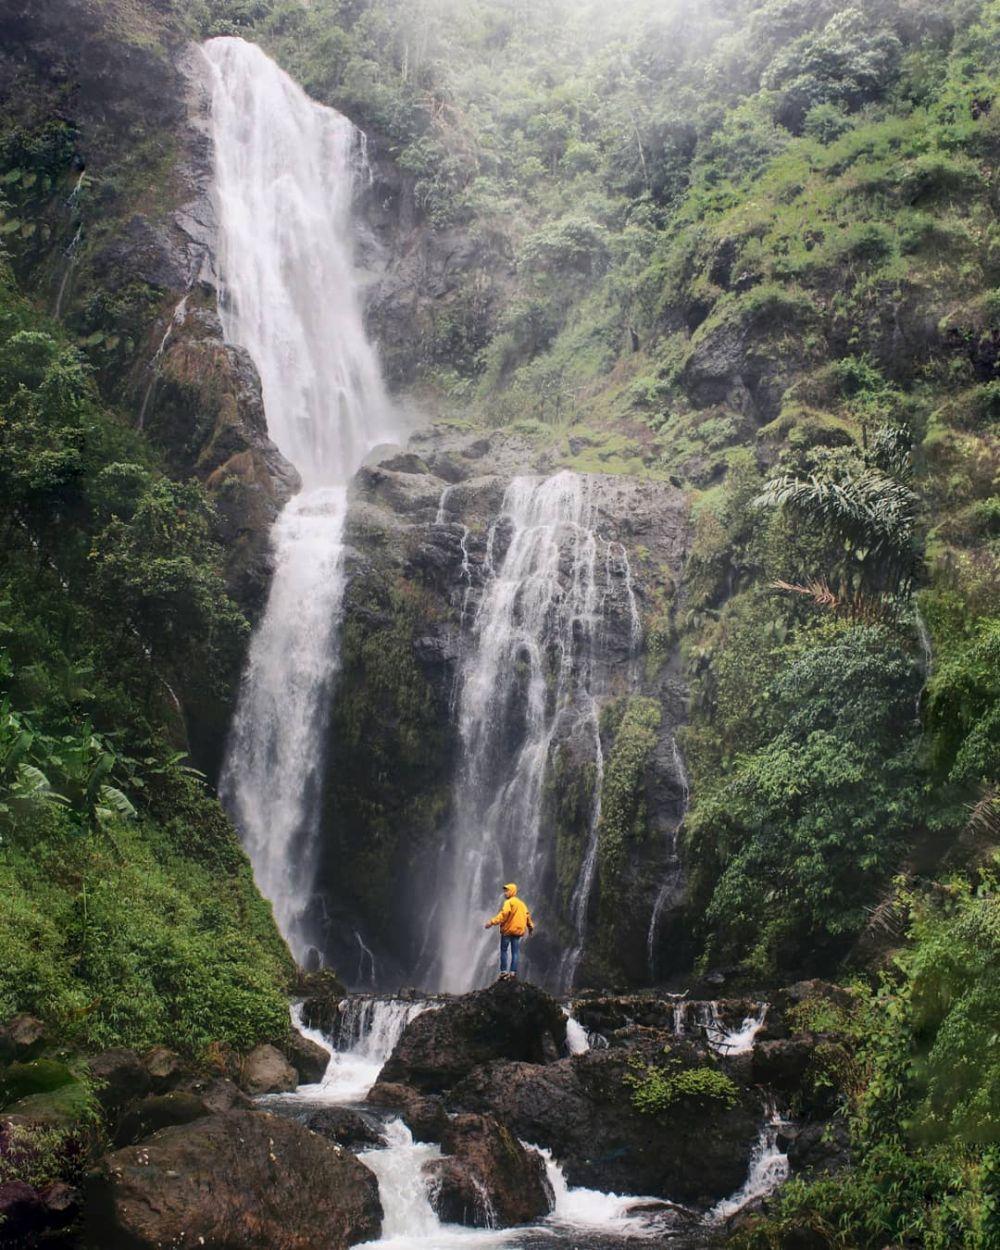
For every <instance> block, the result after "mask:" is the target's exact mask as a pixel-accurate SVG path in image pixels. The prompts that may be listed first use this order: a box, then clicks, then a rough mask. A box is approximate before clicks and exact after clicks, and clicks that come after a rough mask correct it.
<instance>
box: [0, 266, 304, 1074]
mask: <svg viewBox="0 0 1000 1250" xmlns="http://www.w3.org/2000/svg"><path fill="white" fill-rule="evenodd" d="M0 480H2V490H0V499H2V503H0V527H2V531H3V536H4V561H3V566H2V572H0V605H2V607H0V879H2V887H0V1017H2V1018H4V1019H6V1018H9V1017H10V1016H11V1015H13V1014H15V1013H16V1012H18V1011H29V1012H32V1013H35V1014H37V1015H40V1016H42V1017H43V1019H46V1020H48V1021H50V1022H52V1023H53V1024H55V1025H57V1026H58V1028H59V1031H60V1036H61V1037H63V1038H64V1039H65V1040H66V1041H75V1042H78V1043H83V1044H87V1045H90V1046H100V1045H112V1044H130V1045H139V1046H145V1045H151V1044H153V1043H154V1042H162V1041H169V1042H170V1043H171V1044H172V1045H175V1046H180V1047H182V1048H183V1049H184V1050H186V1051H188V1052H189V1053H192V1054H201V1053H204V1052H205V1051H206V1048H208V1047H209V1046H210V1045H211V1044H213V1043H218V1042H228V1043H231V1044H233V1045H236V1046H240V1047H245V1046H248V1045H251V1044H252V1043H253V1042H255V1041H256V1040H257V1039H259V1038H260V1037H262V1036H263V1037H275V1036H280V1035H281V1034H282V1033H283V1031H284V1029H285V1028H286V1023H287V1015H286V1010H285V1005H284V1000H283V995H282V992H281V985H282V980H283V978H284V977H285V975H286V968H287V965H286V960H287V955H286V953H285V952H284V949H283V947H282V945H281V942H280V939H279V938H278V937H277V934H276V933H275V931H274V928H273V923H272V921H271V918H270V915H269V912H268V909H267V907H266V905H265V904H264V903H263V902H262V901H261V899H260V898H259V896H258V895H257V894H256V892H255V890H254V888H253V883H252V880H251V876H250V871H249V865H248V864H247V862H246V860H245V858H244V856H243V855H242V853H241V851H240V850H239V848H238V846H237V844H236V840H235V836H234V834H233V832H232V829H231V828H230V826H229V825H228V823H227V821H226V820H225V818H224V817H223V815H222V813H221V811H220V810H219V808H218V806H217V804H216V803H215V802H214V800H212V799H211V798H210V797H209V796H208V794H207V793H206V791H205V789H204V786H203V784H202V782H201V781H200V779H199V778H198V777H197V776H196V775H195V774H194V773H193V770H191V769H190V768H187V767H185V765H184V763H183V759H184V752H183V750H182V749H179V747H181V746H182V744H183V742H184V725H183V722H182V720H181V719H180V716H179V708H180V704H179V694H178V692H180V694H181V695H183V693H184V692H185V691H188V690H199V689H203V688H205V687H206V686H207V687H209V688H210V687H211V686H212V685H213V684H216V685H219V686H223V687H228V686H231V685H232V682H233V680H234V676H235V673H236V672H237V671H238V669H237V668H236V665H237V664H238V658H239V655H240V651H241V646H242V640H243V637H244V635H245V632H246V624H245V622H244V621H243V618H242V616H241V615H240V613H239V611H238V610H237V608H236V607H235V605H234V604H233V603H232V601H231V600H230V599H229V597H228V595H227V593H226V591H225V588H224V585H223V583H222V581H221V578H220V576H219V572H218V565H219V552H218V549H217V547H216V545H215V542H214V540H213V537H212V524H213V521H212V511H211V508H210V506H209V504H208V502H207V500H206V499H205V497H204V495H203V494H202V492H201V491H200V489H199V488H197V487H196V486H194V485H192V484H180V483H175V482H171V481H169V480H168V479H166V478H165V477H163V476H162V474H161V473H160V472H159V471H158V470H157V468H156V467H155V465H154V464H153V463H152V461H151V459H150V456H149V452H148V450H147V449H145V448H144V446H143V444H142V442H141V440H140V439H138V438H137V437H136V436H135V435H133V434H132V433H131V432H130V431H129V430H128V428H127V427H126V426H124V425H123V424H122V423H120V422H119V421H118V419H117V418H116V417H115V416H114V414H112V413H110V412H108V411H107V410H106V409H105V408H103V407H102V405H101V403H100V402H99V400H98V398H97V393H96V390H95V387H94V383H93V381H92V378H91V376H90V372H89V369H88V368H87V366H86V365H85V363H84V362H83V361H82V359H81V357H80V354H79V352H78V351H77V350H76V349H75V348H74V347H73V346H71V345H70V344H68V343H67V341H66V339H65V337H64V336H63V335H62V333H61V332H60V331H59V330H58V329H57V328H56V327H55V326H54V325H53V324H51V323H49V322H47V321H46V319H45V318H43V317H41V316H39V315H38V314H37V313H36V312H34V311H33V310H32V308H31V307H30V306H29V305H28V304H27V303H26V302H25V301H24V300H23V299H21V298H20V297H19V296H17V295H16V294H15V293H14V291H13V290H12V287H11V283H10V278H9V275H7V274H3V275H0ZM223 883H225V884H223Z"/></svg>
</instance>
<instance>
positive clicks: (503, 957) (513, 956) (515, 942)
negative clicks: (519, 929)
mask: <svg viewBox="0 0 1000 1250" xmlns="http://www.w3.org/2000/svg"><path fill="white" fill-rule="evenodd" d="M508 950H509V951H510V970H511V972H516V971H517V956H518V953H519V952H520V950H521V939H520V937H519V936H518V937H508V936H507V934H506V933H501V934H500V971H501V972H506V971H507V952H508Z"/></svg>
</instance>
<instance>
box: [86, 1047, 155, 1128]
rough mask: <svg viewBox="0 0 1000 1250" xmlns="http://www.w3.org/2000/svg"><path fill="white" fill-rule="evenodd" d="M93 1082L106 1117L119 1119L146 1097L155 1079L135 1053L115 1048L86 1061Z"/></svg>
mask: <svg viewBox="0 0 1000 1250" xmlns="http://www.w3.org/2000/svg"><path fill="white" fill-rule="evenodd" d="M87 1066H88V1067H89V1069H90V1075H91V1078H92V1079H93V1081H94V1086H95V1092H96V1094H97V1101H98V1102H99V1103H100V1104H101V1107H102V1108H103V1109H104V1113H105V1115H107V1116H109V1117H112V1118H113V1117H115V1116H117V1115H118V1114H119V1113H120V1112H121V1111H122V1109H123V1108H124V1107H126V1106H127V1105H128V1104H129V1103H130V1102H135V1101H136V1099H138V1098H143V1097H144V1096H145V1095H146V1094H148V1093H149V1091H150V1089H151V1088H152V1084H153V1082H152V1078H151V1077H150V1075H149V1073H148V1072H147V1070H146V1065H145V1064H144V1063H143V1062H142V1060H141V1059H140V1058H139V1056H138V1055H137V1054H136V1052H135V1051H134V1050H125V1049H122V1048H117V1047H116V1048H115V1049H113V1050H105V1051H102V1052H101V1053H100V1054H99V1055H94V1056H92V1057H91V1058H90V1059H88V1060H87Z"/></svg>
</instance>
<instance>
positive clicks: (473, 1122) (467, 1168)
mask: <svg viewBox="0 0 1000 1250" xmlns="http://www.w3.org/2000/svg"><path fill="white" fill-rule="evenodd" d="M441 1149H442V1150H443V1151H444V1155H445V1157H444V1158H442V1159H433V1160H432V1161H431V1162H430V1163H427V1164H425V1165H424V1172H425V1174H426V1175H427V1176H429V1177H430V1179H431V1204H432V1205H433V1207H434V1209H435V1210H436V1211H437V1213H438V1215H439V1217H440V1218H441V1219H442V1220H443V1221H444V1222H445V1223H448V1224H466V1225H471V1226H472V1227H475V1228H510V1227H512V1226H513V1225H515V1224H527V1223H529V1222H530V1221H531V1220H536V1219H540V1218H541V1217H542V1216H544V1215H548V1213H549V1211H551V1209H552V1205H553V1194H552V1187H551V1185H550V1184H549V1182H548V1179H547V1177H546V1173H545V1163H544V1161H543V1159H542V1157H541V1155H540V1154H538V1152H537V1151H535V1150H527V1149H525V1147H524V1146H522V1145H521V1143H520V1142H519V1141H518V1140H517V1138H516V1137H515V1136H514V1135H513V1133H511V1131H510V1130H509V1129H508V1128H506V1127H505V1126H504V1125H503V1124H501V1123H500V1122H499V1121H498V1120H496V1119H494V1117H493V1116H489V1115H459V1116H456V1117H455V1118H454V1119H453V1120H452V1121H451V1122H450V1123H449V1125H448V1128H447V1130H446V1131H445V1133H444V1136H443V1137H442V1139H441Z"/></svg>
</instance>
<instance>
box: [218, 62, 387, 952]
mask: <svg viewBox="0 0 1000 1250" xmlns="http://www.w3.org/2000/svg"><path fill="white" fill-rule="evenodd" d="M205 54H206V56H207V59H208V62H209V65H210V68H211V74H212V133H213V140H214V150H215V185H214V189H215V198H216V203H217V210H218V220H219V246H218V270H219V313H220V316H221V319H222V324H223V328H224V331H225V334H226V337H227V339H228V340H229V341H230V342H233V343H236V344H238V345H240V346H242V347H244V348H245V349H246V350H247V351H248V352H249V354H250V356H251V357H252V359H253V361H254V364H255V365H256V366H257V370H258V372H259V374H260V380H261V387H262V394H263V400H264V410H265V413H266V416H267V427H268V433H269V434H270V436H271V438H272V439H273V440H274V442H275V443H276V444H277V445H278V447H279V448H280V450H281V451H282V453H283V454H284V455H285V456H286V457H287V458H288V459H289V460H290V461H291V462H292V464H294V466H295V468H296V469H297V470H298V472H299V475H300V477H301V479H302V483H303V491H302V493H301V494H300V495H299V496H297V498H295V499H294V500H292V501H291V503H289V504H288V505H287V506H286V508H285V509H284V511H283V513H282V515H281V516H280V517H279V519H278V522H277V524H276V525H275V527H274V530H273V533H272V549H273V560H274V573H273V579H272V583H271V588H270V593H269V596H268V601H267V605H266V607H265V610H264V615H263V618H262V620H261V623H260V625H259V627H258V629H257V631H256V633H255V635H254V637H253V639H252V641H251V644H250V652H249V657H248V663H247V668H246V672H245V674H244V677H243V682H242V686H241V690H240V695H239V701H238V706H237V711H236V715H235V717H234V720H233V725H232V728H231V731H230V736H229V742H228V745H227V751H226V758H225V762H224V765H223V770H222V776H221V779H220V787H219V789H220V795H221V797H222V800H223V802H224V803H225V805H226V808H227V809H228V811H229V812H230V813H231V815H232V817H233V819H234V821H235V823H236V825H237V827H238V828H239V830H240V832H241V835H242V837H243V841H244V845H245V846H246V849H247V852H248V854H249V855H250V859H251V862H252V864H253V868H254V875H255V878H256V880H257V884H258V886H259V887H260V890H261V892H262V893H263V894H264V895H265V896H266V897H267V898H269V899H270V900H271V903H272V904H273V907H274V913H275V919H276V920H277V922H278V926H279V928H280V929H281V932H282V933H283V934H284V936H285V938H286V940H287V941H288V943H289V946H290V947H291V950H292V953H293V954H294V955H295V956H296V958H297V959H299V960H300V961H302V960H303V959H304V958H305V956H306V955H307V954H308V952H309V950H310V948H311V947H313V946H314V945H315V944H316V943H317V942H318V941H319V934H318V933H317V932H316V929H317V927H318V926H317V924H316V923H315V922H314V921H313V920H311V918H310V915H309V911H310V901H311V896H312V891H313V883H314V880H315V873H316V868H317V860H318V851H319V845H318V843H319V816H320V805H321V798H322V795H321V788H322V769H323V762H324V756H323V739H324V728H325V723H326V718H327V712H328V707H329V701H330V694H331V689H332V683H333V680H334V677H335V673H336V643H337V625H338V620H339V616H340V609H341V603H342V598H343V590H344V575H343V567H342V565H343V560H342V535H343V528H344V519H345V513H346V491H347V484H348V482H349V481H350V479H351V477H352V476H353V474H354V473H355V472H356V470H357V469H358V468H359V466H360V465H361V463H362V461H363V460H364V457H365V456H366V454H367V453H368V452H369V451H370V450H371V449H372V448H373V447H375V446H376V445H377V444H379V443H382V442H386V441H390V440H392V439H393V438H394V437H395V436H396V429H395V422H396V416H395V413H394V411H393V408H392V405H391V404H390V402H389V400H388V398H387V395H386V392H385V388H384V385H383V382H382V378H381V374H380V371H379V365H378V360H377V357H376V354H375V351H374V348H373V347H372V345H371V343H370V342H369V341H368V339H367V337H366V335H365V332H364V326H363V322H362V314H361V304H360V300H359V295H358V280H357V276H356V274H355V272H354V268H353V263H352V242H353V232H352V223H351V202H352V196H353V192H354V188H355V185H356V181H357V178H358V175H359V172H361V171H362V170H363V168H364V162H363V148H362V145H361V144H360V142H359V137H358V132H357V131H356V130H355V129H354V127H353V126H352V125H351V123H350V122H349V121H348V120H347V119H346V118H344V117H342V116H341V115H340V114H339V113H336V112H334V111H333V110H332V109H328V108H324V107H323V106H321V105H319V104H316V103H315V102H314V101H312V100H310V99H309V98H308V96H306V94H305V93H304V92H303V91H302V90H301V88H300V87H298V86H297V85H296V84H295V83H294V82H293V81H292V80H291V79H290V78H289V77H288V75H287V74H285V73H283V72H282V71H281V70H280V69H279V68H278V67H277V65H275V64H274V62H273V61H271V60H270V59H269V58H268V57H267V56H265V55H264V53H263V52H262V51H261V50H260V49H259V48H257V47H255V46H254V45H253V44H249V43H246V42H245V41H244V40H242V39H230V38H221V39H212V40H209V42H208V43H207V44H205Z"/></svg>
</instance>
